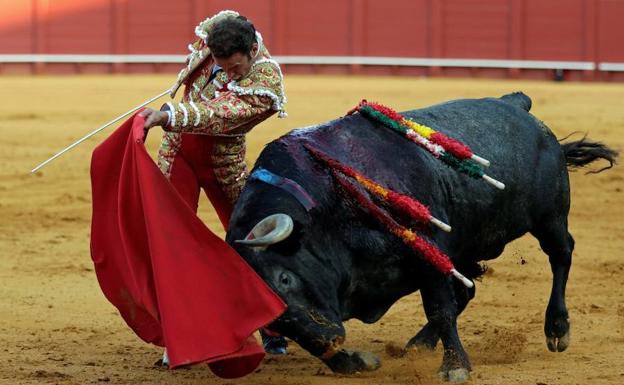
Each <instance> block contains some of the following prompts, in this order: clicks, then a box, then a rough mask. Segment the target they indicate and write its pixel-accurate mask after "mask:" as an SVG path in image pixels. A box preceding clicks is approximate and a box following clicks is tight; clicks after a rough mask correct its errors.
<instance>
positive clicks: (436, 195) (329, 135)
mask: <svg viewBox="0 0 624 385" xmlns="http://www.w3.org/2000/svg"><path fill="white" fill-rule="evenodd" d="M530 107H531V100H530V99H529V98H528V97H527V96H525V95H524V94H522V93H515V94H510V95H506V96H503V97H502V98H486V99H477V100H456V101H451V102H447V103H443V104H439V105H435V106H432V107H428V108H424V109H419V110H414V111H410V112H407V113H405V115H406V116H407V117H408V118H411V119H413V120H415V121H417V122H419V123H421V124H424V125H427V126H430V127H432V128H434V129H435V130H437V131H440V132H442V133H445V134H447V135H449V136H451V137H453V138H455V139H458V140H460V141H462V142H464V143H465V144H467V145H468V146H469V147H471V149H472V150H473V151H474V153H475V154H478V155H480V156H482V157H484V158H486V159H488V160H490V161H491V162H492V165H491V167H489V168H487V169H486V172H487V174H489V175H491V176H492V177H494V178H496V179H498V180H500V181H502V182H503V183H505V185H506V188H505V189H504V190H498V189H496V188H494V187H493V186H491V185H489V184H487V183H485V182H484V181H483V180H475V179H471V178H469V177H468V176H466V175H464V174H460V173H458V172H456V171H454V170H452V169H450V168H449V167H447V166H445V165H444V164H442V163H441V162H440V161H439V160H437V159H435V158H434V157H433V156H432V155H430V154H429V153H427V152H426V151H424V150H423V149H421V148H418V147H417V146H416V145H415V144H414V143H412V142H410V141H409V140H406V139H405V138H402V137H401V136H400V135H398V134H396V133H394V132H392V131H391V130H390V129H388V128H386V127H384V126H382V125H381V124H380V123H377V122H374V121H371V120H369V119H367V118H366V117H364V116H362V115H360V114H355V115H351V116H346V117H344V118H340V119H337V120H334V121H331V122H328V123H325V124H322V125H319V126H315V127H311V128H306V129H299V130H294V131H292V132H291V133H289V134H287V135H285V136H283V137H281V138H279V139H278V140H275V141H273V142H272V143H270V144H269V145H267V146H266V148H265V149H264V151H263V152H262V154H261V155H260V157H259V159H258V161H257V163H256V166H255V167H256V168H258V167H262V168H265V169H268V170H270V171H272V172H273V173H275V174H278V175H280V176H282V177H287V178H290V179H292V180H294V181H296V182H297V183H298V184H299V185H300V186H301V187H303V188H304V189H305V190H306V191H307V193H308V194H309V195H310V196H312V197H313V198H314V199H315V200H316V202H317V203H318V205H317V206H316V207H315V208H313V209H311V210H310V211H309V212H308V211H306V210H305V209H304V207H303V206H302V205H301V204H300V203H299V202H298V201H297V200H296V199H295V198H294V197H293V195H291V194H290V193H289V192H287V191H285V190H283V189H280V188H278V187H275V186H273V185H270V184H266V183H263V182H261V181H257V180H250V181H249V182H248V183H247V185H246V186H245V188H244V190H243V192H242V194H241V196H240V199H239V201H238V203H237V204H236V207H235V209H234V213H233V215H232V218H231V222H230V228H229V231H228V234H227V241H228V242H229V243H230V244H231V245H233V246H234V247H235V248H236V250H237V251H238V252H239V253H240V254H241V255H242V256H243V257H244V258H245V259H246V260H247V261H248V263H249V264H250V265H251V266H252V267H253V268H254V269H255V270H256V271H257V272H258V273H259V274H260V275H261V276H262V278H263V279H264V280H265V281H266V282H267V283H268V284H269V285H270V286H271V287H272V288H273V289H274V290H275V291H276V292H277V293H278V294H279V295H280V296H281V297H282V298H283V300H284V301H285V302H286V303H287V304H288V310H287V311H286V313H285V314H284V315H283V316H282V317H280V318H279V319H278V320H277V321H275V322H274V323H273V324H271V325H270V328H271V329H273V330H275V331H277V332H280V333H282V334H283V335H285V336H287V337H289V338H291V339H293V340H294V341H296V342H297V343H299V344H300V345H301V346H302V347H303V348H304V349H306V350H308V351H309V352H310V353H311V354H313V355H315V356H317V357H319V358H321V359H322V360H323V361H324V362H325V363H326V364H327V365H328V366H329V367H330V368H331V369H332V370H334V371H337V372H341V373H353V372H356V371H361V370H372V369H376V368H377V367H378V366H379V360H378V358H377V357H375V356H374V355H372V354H370V353H365V352H356V351H348V350H344V349H342V348H341V345H342V343H343V341H344V337H345V330H344V327H343V325H342V322H343V321H344V320H348V319H350V318H357V319H360V320H362V321H363V322H366V323H372V322H375V321H377V320H378V319H379V318H380V317H381V316H382V315H383V314H384V313H385V312H386V311H387V310H388V309H389V308H390V306H392V304H393V303H394V302H395V301H397V300H398V299H399V298H401V297H403V296H405V295H408V294H410V293H412V292H414V291H417V290H420V291H421V296H422V300H423V305H424V310H425V313H426V316H427V320H428V323H427V324H426V325H425V326H424V327H423V328H422V329H421V330H420V331H419V332H418V333H417V334H416V335H415V336H414V337H413V338H412V339H411V340H410V341H409V342H408V346H424V347H428V348H434V347H435V346H436V344H437V342H438V340H441V341H442V344H443V345H444V358H443V362H442V367H441V369H440V373H441V375H442V376H443V377H444V378H446V379H448V380H452V381H463V380H465V379H467V378H468V376H469V371H470V362H469V359H468V356H467V354H466V352H465V351H464V348H463V347H462V344H461V341H460V338H459V335H458V332H457V317H458V315H459V314H460V313H461V312H462V311H463V310H464V309H465V307H466V305H467V304H468V302H469V301H470V300H471V299H472V298H473V297H474V294H475V291H474V289H467V288H466V287H465V286H463V285H462V284H461V283H460V282H459V281H457V280H456V279H454V278H452V277H448V276H445V275H443V274H441V273H439V272H438V271H436V270H435V269H434V268H433V267H432V266H431V265H430V264H428V263H427V262H424V260H423V259H421V258H420V257H419V256H418V255H416V254H415V253H414V252H413V251H412V250H411V249H409V248H408V247H407V246H406V245H405V244H403V243H402V242H401V240H400V239H399V238H397V237H396V236H394V235H392V234H391V233H390V232H388V231H387V230H386V229H385V228H384V227H383V225H381V224H380V223H379V222H378V221H377V220H376V219H374V218H373V217H372V216H371V215H370V214H369V213H368V212H366V210H364V209H363V208H362V207H359V206H358V205H357V204H356V203H354V201H353V200H351V199H349V198H348V197H347V196H346V195H345V194H344V191H342V190H341V189H340V188H339V184H338V183H336V181H335V179H334V177H333V176H332V174H331V172H330V171H329V170H328V169H327V168H326V167H325V166H324V165H323V164H321V163H319V162H318V161H317V160H315V158H314V157H312V156H311V155H310V153H309V152H308V151H307V150H306V149H305V147H304V145H307V146H311V147H314V148H316V149H319V150H321V151H323V152H324V153H326V154H328V155H329V156H330V157H332V158H334V159H336V160H338V161H339V162H341V163H343V164H345V165H347V166H350V167H352V168H354V169H356V170H358V171H359V172H361V173H363V174H364V175H366V176H368V177H369V178H371V179H373V180H375V181H376V182H377V183H379V184H381V185H383V186H386V187H388V188H390V189H392V190H394V191H397V192H402V193H405V194H407V195H410V196H412V197H414V198H416V199H418V200H420V201H421V202H422V203H423V204H425V205H427V206H428V207H429V208H430V210H431V213H432V214H433V215H434V216H436V217H437V218H439V219H441V220H442V221H444V222H446V223H449V224H450V225H451V226H452V227H453V231H452V232H451V233H445V232H443V231H441V230H439V229H437V228H435V227H432V226H426V227H422V226H421V227H420V228H419V233H420V234H421V235H423V236H425V237H427V239H428V240H429V241H430V242H432V243H433V244H435V245H436V246H437V247H439V248H440V249H441V250H442V251H443V252H445V253H446V254H447V255H449V256H450V257H451V259H452V261H453V263H454V265H455V267H456V269H457V270H458V271H460V272H461V273H463V274H464V275H466V276H467V277H468V278H471V279H474V278H476V277H477V276H478V275H479V274H481V273H482V269H481V267H480V265H479V264H478V262H479V261H483V260H489V259H493V258H496V257H498V256H499V255H500V254H501V253H502V252H503V249H504V248H505V245H507V244H508V243H509V242H511V241H512V240H514V239H516V238H518V237H520V236H522V235H523V234H525V233H527V232H530V233H531V234H532V235H533V236H534V237H536V238H537V239H538V240H539V243H540V246H541V248H542V250H544V252H545V253H546V254H547V255H548V257H549V261H550V265H551V269H552V273H553V284H552V291H551V295H550V300H549V302H548V307H547V309H546V317H545V325H544V331H545V334H546V338H547V345H548V348H549V350H551V351H553V352H555V351H563V350H565V349H566V348H567V347H568V344H569V327H570V324H569V320H568V310H567V308H566V304H565V288H566V282H567V279H568V272H569V270H570V264H571V256H572V250H573V248H574V240H573V238H572V236H571V235H570V234H569V233H568V219H567V217H568V211H569V207H570V191H569V181H568V171H567V166H583V165H585V164H587V163H590V162H591V161H593V160H595V159H598V158H604V159H607V160H609V161H610V162H611V163H613V161H614V159H615V157H616V155H617V154H616V153H615V152H614V151H612V150H611V149H609V148H608V147H606V146H604V145H602V144H599V143H593V142H589V141H585V140H581V141H578V142H573V143H568V144H564V145H561V144H560V143H559V142H558V141H557V139H556V138H555V136H554V135H553V134H552V133H551V131H550V130H549V129H548V128H547V127H546V126H545V125H544V124H543V123H542V122H540V121H539V120H537V119H536V118H535V117H533V116H532V115H531V114H529V113H528V110H529V109H530ZM275 213H285V214H287V215H289V216H290V217H291V218H292V220H293V222H294V230H293V232H292V233H291V234H290V235H289V236H288V237H287V238H286V239H285V240H282V241H281V242H278V243H275V244H271V245H270V246H268V247H265V248H257V247H250V246H248V245H241V244H239V243H236V242H235V241H236V240H240V239H243V238H245V236H246V235H247V234H248V233H249V231H250V230H251V229H252V228H253V227H254V225H255V224H256V223H258V222H259V221H261V220H262V219H263V218H265V217H267V216H269V215H271V214H275Z"/></svg>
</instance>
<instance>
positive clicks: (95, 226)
mask: <svg viewBox="0 0 624 385" xmlns="http://www.w3.org/2000/svg"><path fill="white" fill-rule="evenodd" d="M143 123H144V120H143V119H142V118H140V117H138V116H136V115H135V116H134V117H132V118H131V119H129V120H127V121H126V122H125V123H124V124H123V125H122V126H121V127H119V128H118V129H117V130H116V131H115V132H114V133H113V134H112V135H111V136H110V137H109V138H108V139H106V140H105V141H104V142H103V143H102V144H100V145H99V146H98V147H97V148H96V149H95V150H94V151H93V157H92V160H91V183H92V189H93V217H92V224H91V256H92V258H93V262H94V263H95V271H96V274H97V278H98V281H99V283H100V286H101V288H102V291H103V292H104V295H105V296H106V298H108V300H109V301H110V302H111V303H112V304H113V305H115V307H117V309H118V310H119V312H120V314H121V316H122V317H123V319H124V320H125V321H126V323H127V324H128V326H130V327H131V328H132V330H134V331H135V333H136V334H137V335H138V336H139V337H140V338H141V339H143V340H144V341H146V342H150V343H153V344H156V345H158V346H165V347H166V348H167V353H168V355H169V360H170V366H171V367H172V368H175V367H178V366H182V365H187V364H192V363H198V362H208V363H210V367H211V369H212V371H213V372H215V374H217V375H218V376H220V377H224V378H235V377H241V376H244V375H246V374H249V373H250V372H252V371H253V370H255V369H256V367H257V366H258V365H259V364H260V362H261V361H262V359H263V357H264V354H265V353H264V350H263V349H262V347H261V346H259V345H258V343H257V342H256V340H255V338H254V337H253V336H252V334H253V333H254V332H255V331H256V330H257V329H259V328H260V327H262V326H264V325H266V324H268V323H270V322H272V321H273V320H275V319H276V318H277V317H279V316H280V315H281V314H282V313H283V312H284V310H285V308H286V305H285V304H284V303H283V302H282V300H281V299H280V298H279V297H278V296H277V295H276V294H275V293H274V292H273V291H271V289H270V288H269V287H268V286H267V285H266V283H265V282H264V281H262V279H261V278H260V277H259V276H258V275H257V274H256V272H255V271H254V270H253V269H251V267H250V266H249V265H247V263H246V262H245V261H244V260H243V259H242V258H241V257H240V256H239V255H238V254H237V253H236V252H235V251H234V250H233V249H232V248H231V247H230V246H229V245H228V244H227V243H225V242H224V241H223V240H221V239H220V238H219V237H217V236H216V235H215V234H213V233H212V232H211V231H210V230H209V229H208V228H207V227H206V226H205V225H204V224H203V223H202V221H201V220H200V219H199V218H198V217H197V216H196V215H195V213H194V211H193V210H191V208H189V207H188V205H187V204H186V203H185V202H184V201H183V200H182V198H181V197H180V196H179V195H178V193H177V192H176V190H175V189H174V188H173V186H172V185H171V184H170V183H169V182H168V181H167V179H166V178H165V177H164V176H163V175H162V173H161V172H160V170H159V169H158V167H157V166H156V164H155V163H154V161H153V160H152V159H151V158H150V156H149V154H148V153H147V151H146V149H145V146H144V143H143V141H144V132H143Z"/></svg>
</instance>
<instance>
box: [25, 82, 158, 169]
mask: <svg viewBox="0 0 624 385" xmlns="http://www.w3.org/2000/svg"><path fill="white" fill-rule="evenodd" d="M168 93H169V90H166V91H164V92H163V93H161V94H158V95H156V96H154V97H153V98H151V99H150V100H148V101H146V102H145V103H142V104H141V105H138V106H136V107H134V108H133V109H131V110H130V111H128V112H126V113H124V114H123V115H119V116H118V117H116V118H115V119H113V120H111V121H110V122H108V123H106V124H104V125H103V126H101V127H100V128H98V129H97V130H95V131H92V132H90V133H88V134H87V135H85V136H83V137H82V138H80V139H78V140H77V141H75V142H74V143H72V144H70V145H69V146H67V147H65V148H64V149H62V150H61V151H59V152H57V153H56V154H55V155H54V156H53V157H51V158H49V159H48V160H46V161H45V162H43V163H41V164H39V165H38V166H37V167H35V168H33V169H32V170H30V172H31V173H32V172H36V171H37V170H39V169H40V168H41V167H43V166H45V165H46V164H48V163H50V162H52V161H53V160H54V159H56V158H58V157H59V156H61V155H63V154H64V153H66V152H67V151H69V150H71V149H72V148H74V147H76V146H77V145H79V144H80V143H82V142H84V141H85V140H87V139H89V138H90V137H92V136H93V135H95V134H97V133H98V132H100V131H102V130H103V129H105V128H106V127H108V126H110V125H111V124H113V123H115V122H117V121H119V120H121V119H123V118H125V117H126V116H128V115H130V114H131V113H133V112H135V111H136V110H138V109H139V108H142V107H145V106H146V105H148V104H150V103H151V102H153V101H154V100H157V99H160V98H161V97H163V96H164V95H166V94H168Z"/></svg>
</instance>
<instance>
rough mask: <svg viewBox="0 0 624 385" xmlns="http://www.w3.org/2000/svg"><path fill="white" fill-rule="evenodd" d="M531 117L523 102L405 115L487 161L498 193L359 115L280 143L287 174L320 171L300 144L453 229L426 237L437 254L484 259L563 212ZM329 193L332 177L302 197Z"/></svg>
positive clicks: (552, 153) (542, 129)
mask: <svg viewBox="0 0 624 385" xmlns="http://www.w3.org/2000/svg"><path fill="white" fill-rule="evenodd" d="M528 108H530V99H528V97H526V96H524V95H522V94H519V95H516V96H512V95H509V96H506V97H504V98H502V99H497V98H487V99H476V100H473V99H467V100H456V101H451V102H447V103H443V104H439V105H436V106H432V107H428V108H424V109H418V110H414V111H409V112H406V113H404V114H405V115H406V116H407V117H408V118H410V119H412V120H414V121H416V122H418V123H420V124H424V125H427V126H429V127H431V128H433V129H435V130H436V131H439V132H442V133H444V134H446V135H448V136H450V137H452V138H455V139H457V140H459V141H461V142H463V143H465V144H467V145H468V146H469V147H470V148H471V149H472V150H473V151H474V153H475V154H477V155H479V156H482V157H484V158H486V159H488V160H490V161H491V163H492V165H491V166H490V167H488V168H485V172H486V173H487V174H488V175H490V176H492V177H493V178H495V179H497V180H500V181H501V182H503V183H504V184H505V185H506V188H505V189H504V190H502V191H501V190H498V189H496V188H495V187H493V186H492V185H490V184H487V183H486V182H485V181H483V180H481V179H479V180H475V179H472V178H470V177H468V176H467V175H465V174H461V173H459V172H457V171H455V170H452V169H450V168H449V167H447V166H446V165H444V164H443V163H442V162H440V161H439V160H438V159H436V158H434V157H433V156H432V155H430V154H429V153H427V152H426V151H425V150H424V149H422V148H419V147H418V146H417V145H415V144H414V143H412V142H410V141H409V140H407V139H405V138H403V137H401V136H400V135H398V134H396V133H395V132H393V131H391V130H390V129H389V128H387V127H384V126H382V125H381V124H379V123H377V122H374V121H371V120H369V119H367V118H365V117H363V116H362V115H360V114H356V115H352V116H347V117H345V118H342V119H338V120H336V121H333V122H330V123H327V124H325V125H320V126H318V127H316V128H314V129H308V130H304V131H301V130H299V131H295V132H294V133H292V134H290V135H287V136H285V137H283V138H282V139H280V142H281V143H282V144H283V143H287V144H289V148H290V150H291V151H290V152H291V156H292V157H293V161H292V163H291V166H292V165H296V166H295V167H294V168H293V169H294V170H296V169H298V168H301V167H304V168H316V169H318V165H314V164H313V163H312V164H309V162H310V161H311V158H310V157H308V156H307V155H305V150H304V149H303V144H307V145H311V146H313V147H315V148H318V149H320V150H322V151H324V152H326V153H328V154H329V155H330V156H331V157H333V158H335V159H337V160H338V161H340V162H342V163H344V164H346V165H348V166H350V167H353V168H354V169H356V170H357V171H359V172H361V173H363V174H364V175H366V176H367V177H369V178H371V179H374V180H376V181H377V182H378V183H381V184H382V185H385V186H387V187H389V188H391V189H393V190H395V191H398V192H402V193H406V194H408V195H411V196H413V197H414V198H416V199H418V200H420V201H421V202H423V203H424V204H425V205H427V206H429V207H430V209H431V211H432V213H433V215H434V216H437V217H439V218H440V219H442V220H445V221H448V222H449V223H450V224H451V226H454V228H455V230H454V231H453V232H452V233H451V234H445V233H442V232H440V231H437V230H435V231H434V233H433V234H432V237H433V238H434V239H435V241H436V242H438V243H440V244H441V247H443V248H445V249H447V250H448V251H452V250H456V251H457V252H459V253H462V254H463V253H466V254H472V255H474V256H475V257H476V258H486V259H487V258H494V257H496V256H498V255H499V254H500V252H501V251H502V247H504V245H505V244H506V243H507V242H509V241H511V240H512V239H515V238H517V237H519V236H521V235H523V234H524V233H526V232H527V231H530V230H531V228H532V226H533V224H534V222H535V221H538V220H539V219H540V217H541V216H543V215H548V212H549V211H551V210H553V207H557V206H562V207H560V208H558V209H560V210H564V211H566V210H567V205H568V203H567V195H566V194H567V191H568V187H567V186H568V185H567V171H566V166H565V158H564V157H563V153H562V151H561V149H560V146H559V144H558V142H557V140H556V138H555V137H554V135H553V134H552V133H551V132H550V130H549V129H548V128H547V127H546V126H544V125H543V124H542V123H541V122H539V121H538V120H537V119H535V118H534V117H533V116H531V115H530V114H529V113H528V112H527V111H526V110H528ZM299 152H301V153H299ZM312 162H313V161H312ZM295 172H296V171H295ZM296 177H297V176H296V175H295V178H296ZM304 183H305V181H304ZM330 184H331V178H325V179H324V180H323V182H322V183H320V184H319V183H318V181H315V182H314V183H313V184H311V185H310V186H309V188H310V189H312V190H317V192H318V193H319V194H322V192H323V191H326V190H327V189H332V186H331V185H330ZM562 194H563V195H565V196H564V197H563V199H562V197H561V195H562ZM566 212H567V211H566Z"/></svg>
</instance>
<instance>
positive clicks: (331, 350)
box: [319, 336, 345, 361]
mask: <svg viewBox="0 0 624 385" xmlns="http://www.w3.org/2000/svg"><path fill="white" fill-rule="evenodd" d="M344 341H345V338H344V336H334V337H333V338H331V339H330V340H329V342H328V343H327V344H325V345H326V346H327V348H326V349H325V352H324V353H323V354H321V355H320V356H319V358H320V359H321V360H323V361H327V360H329V359H330V358H332V357H333V356H334V355H336V353H338V352H339V351H340V349H341V348H342V345H343V344H344Z"/></svg>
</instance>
